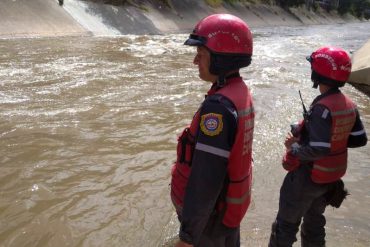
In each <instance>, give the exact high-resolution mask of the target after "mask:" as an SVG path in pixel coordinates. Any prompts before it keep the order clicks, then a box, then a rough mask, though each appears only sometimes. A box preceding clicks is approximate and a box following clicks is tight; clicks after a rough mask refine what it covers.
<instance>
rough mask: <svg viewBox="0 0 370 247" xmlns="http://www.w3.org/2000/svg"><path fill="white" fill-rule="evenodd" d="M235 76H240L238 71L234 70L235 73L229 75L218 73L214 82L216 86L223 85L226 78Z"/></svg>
mask: <svg viewBox="0 0 370 247" xmlns="http://www.w3.org/2000/svg"><path fill="white" fill-rule="evenodd" d="M235 77H240V74H239V72H235V73H232V74H229V75H225V74H221V75H219V76H218V78H217V82H216V84H217V87H223V86H225V84H226V80H227V79H231V78H235Z"/></svg>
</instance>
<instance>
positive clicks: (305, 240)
mask: <svg viewBox="0 0 370 247" xmlns="http://www.w3.org/2000/svg"><path fill="white" fill-rule="evenodd" d="M307 60H308V61H309V62H310V63H311V71H312V72H311V80H312V82H313V87H314V88H317V87H318V88H319V91H320V93H321V94H320V95H319V96H317V97H316V98H315V99H314V101H313V102H312V104H311V106H310V109H309V111H308V112H307V111H306V110H305V107H304V119H303V120H302V121H300V124H299V125H293V128H292V131H291V133H289V134H288V136H287V138H286V139H285V143H284V144H285V147H286V153H285V155H284V158H283V162H282V165H283V167H284V168H285V169H286V170H288V174H287V175H286V177H285V179H284V182H283V185H282V187H281V189H280V199H279V211H278V214H277V217H276V220H275V222H274V223H273V224H272V233H271V237H270V242H269V247H288V246H292V245H293V243H294V242H295V241H296V240H297V239H296V233H297V232H298V229H299V226H300V225H301V221H302V219H303V222H302V225H301V246H302V247H323V246H325V228H324V226H325V223H326V220H325V217H324V211H325V209H326V207H327V206H328V205H331V206H333V207H336V208H338V207H340V205H341V203H342V201H343V200H344V198H345V197H346V196H347V194H348V192H347V190H346V189H345V188H344V183H343V181H342V180H341V177H343V176H344V174H345V173H346V170H347V148H355V147H361V146H364V145H366V143H367V136H366V132H365V129H364V126H363V124H362V122H361V120H360V115H359V112H358V110H357V108H356V105H355V104H354V103H353V102H352V100H351V99H350V98H349V97H348V96H346V95H345V94H343V93H342V92H341V91H340V90H339V88H340V87H342V86H344V84H345V83H346V82H347V80H348V78H349V75H350V73H351V59H350V57H349V56H348V54H347V53H346V52H345V51H344V50H343V49H340V48H336V47H322V48H320V49H318V50H316V51H315V52H313V53H312V54H311V56H309V57H307Z"/></svg>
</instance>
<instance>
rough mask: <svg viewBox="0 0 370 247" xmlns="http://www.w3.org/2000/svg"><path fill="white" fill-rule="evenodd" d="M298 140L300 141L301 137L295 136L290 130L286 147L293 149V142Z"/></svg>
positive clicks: (285, 142)
mask: <svg viewBox="0 0 370 247" xmlns="http://www.w3.org/2000/svg"><path fill="white" fill-rule="evenodd" d="M298 141H299V138H297V137H294V136H293V135H292V133H290V132H289V133H288V135H287V136H286V137H285V141H284V145H285V147H286V149H287V150H288V151H290V150H291V149H292V145H293V143H295V142H298Z"/></svg>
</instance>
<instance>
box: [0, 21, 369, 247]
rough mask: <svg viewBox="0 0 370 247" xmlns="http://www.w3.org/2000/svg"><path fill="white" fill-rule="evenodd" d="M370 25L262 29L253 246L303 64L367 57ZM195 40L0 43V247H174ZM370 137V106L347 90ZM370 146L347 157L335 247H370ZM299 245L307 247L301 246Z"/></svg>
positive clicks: (268, 213) (304, 79)
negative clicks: (350, 53)
mask: <svg viewBox="0 0 370 247" xmlns="http://www.w3.org/2000/svg"><path fill="white" fill-rule="evenodd" d="M368 30H370V24H366V23H365V24H351V25H331V26H313V27H297V28H286V27H284V28H264V29H256V30H254V36H255V39H254V40H255V53H254V56H253V62H252V65H251V66H250V67H249V68H247V69H243V72H242V75H243V77H244V78H245V79H246V83H247V84H248V85H249V86H250V87H251V89H252V92H253V95H254V98H255V105H256V110H257V116H256V131H255V137H254V138H255V140H254V160H255V165H254V172H255V175H254V187H253V202H252V205H251V207H250V210H249V211H248V214H247V217H246V218H245V219H244V221H243V223H242V236H241V238H242V244H243V245H244V246H267V242H268V237H269V234H270V225H271V223H272V221H273V219H274V217H275V215H276V210H277V206H278V205H277V203H278V193H279V188H280V185H281V183H282V179H283V176H284V175H285V172H284V171H283V169H282V168H281V166H280V159H281V155H282V153H283V140H284V137H285V134H286V132H287V131H288V130H289V128H288V127H289V124H290V123H291V122H294V121H296V120H297V119H299V118H300V117H301V105H300V101H299V97H298V89H300V90H301V91H302V93H303V97H304V100H305V102H306V104H307V105H309V103H310V102H311V100H312V99H313V98H314V97H315V96H316V95H317V93H318V92H317V91H316V90H314V89H311V85H312V83H311V82H310V80H309V74H310V68H309V65H308V63H307V62H306V61H305V56H306V55H309V54H310V52H312V51H313V50H314V49H317V48H318V47H320V46H322V45H326V44H331V45H337V46H341V47H343V48H345V49H347V50H356V49H358V48H359V47H360V46H361V45H362V44H363V43H364V42H365V41H366V40H367V39H369V32H368ZM185 38H186V35H168V36H122V37H73V38H71V37H65V38H48V39H45V38H42V39H41V38H40V39H3V40H0V246H6V247H7V246H12V247H20V246H27V247H33V246H89V247H90V246H107V247H108V246H109V247H110V246H140V247H141V246H171V245H172V243H173V242H174V241H175V239H176V234H177V228H178V223H177V220H176V217H175V215H174V210H173V208H172V205H171V203H170V198H169V187H168V184H169V181H170V166H171V163H172V161H173V160H174V159H175V145H176V135H177V134H178V133H179V131H180V130H181V129H182V128H183V127H184V126H185V125H186V124H187V123H189V121H190V119H191V118H192V115H193V113H194V111H195V110H196V109H197V107H198V106H199V104H200V102H201V101H202V100H203V95H204V93H205V92H206V90H207V89H208V87H209V85H208V84H207V83H204V82H201V81H200V80H199V79H198V77H197V68H196V67H195V66H193V65H192V59H193V55H194V50H193V48H189V47H184V46H183V45H182V43H183V41H184V39H185ZM344 91H345V93H347V94H348V95H350V96H351V97H352V98H353V99H354V100H355V101H356V103H357V104H358V108H359V111H360V113H361V114H362V119H363V121H364V123H365V125H366V128H367V130H368V132H370V108H369V104H370V99H369V98H368V97H367V96H365V95H364V94H362V93H361V92H359V91H357V90H356V89H354V88H353V87H352V86H350V85H347V86H346V87H345V88H344ZM369 151H370V146H367V147H364V148H360V149H356V150H355V149H354V150H351V151H350V158H349V159H350V167H349V171H348V174H347V175H346V177H345V182H346V185H347V187H348V188H349V190H350V192H351V196H350V197H349V199H348V200H346V201H345V202H344V204H343V206H342V207H341V208H340V209H337V210H332V209H331V208H330V209H328V210H327V214H326V215H327V219H328V224H327V242H328V246H334V245H336V246H337V247H340V246H343V247H347V246H364V247H365V246H370V209H369V208H370V207H369V205H370V190H369V188H370V152H369ZM296 246H300V245H299V244H297V245H296Z"/></svg>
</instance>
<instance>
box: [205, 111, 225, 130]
mask: <svg viewBox="0 0 370 247" xmlns="http://www.w3.org/2000/svg"><path fill="white" fill-rule="evenodd" d="M222 128H223V122H222V115H221V114H216V113H208V114H205V115H202V116H201V119H200V129H201V130H202V132H203V133H204V134H205V135H208V136H215V135H218V134H220V132H221V131H222Z"/></svg>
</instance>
